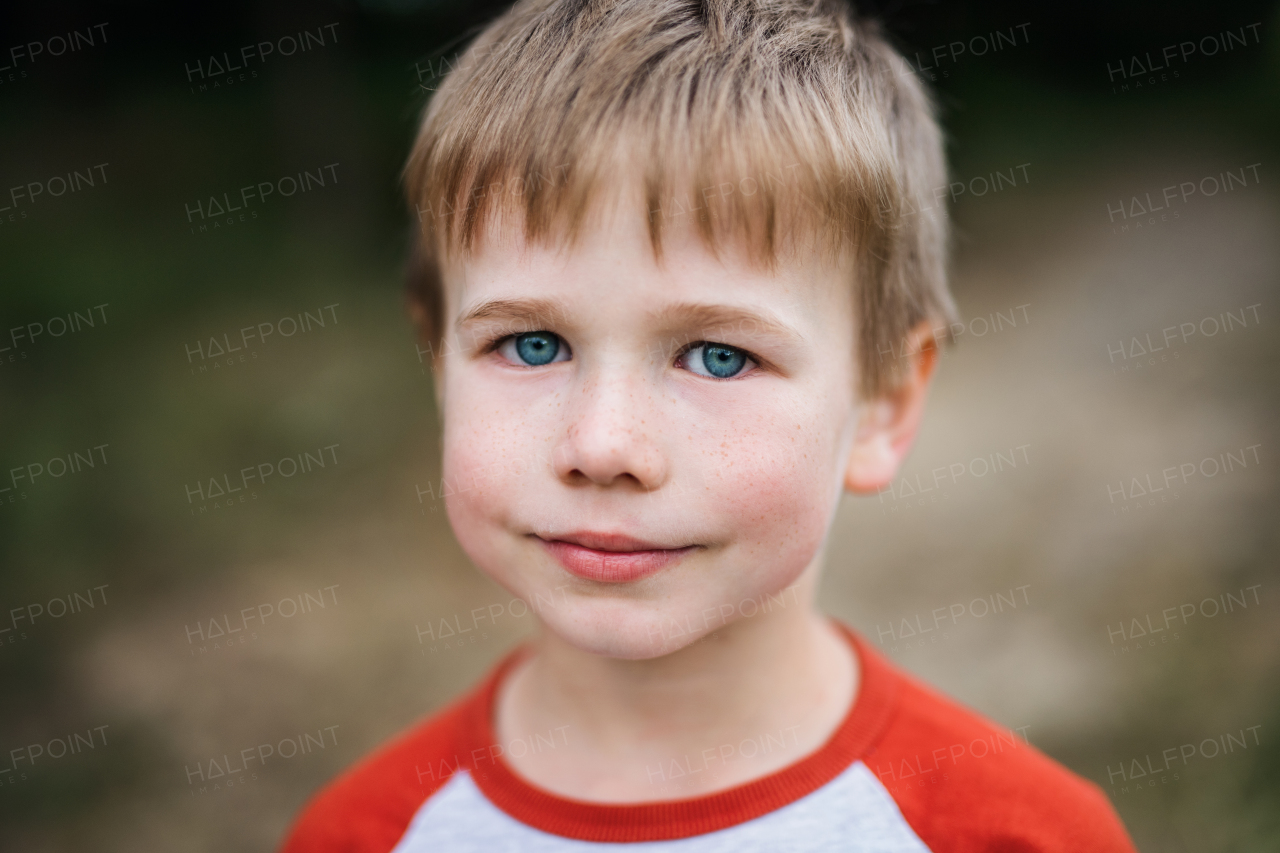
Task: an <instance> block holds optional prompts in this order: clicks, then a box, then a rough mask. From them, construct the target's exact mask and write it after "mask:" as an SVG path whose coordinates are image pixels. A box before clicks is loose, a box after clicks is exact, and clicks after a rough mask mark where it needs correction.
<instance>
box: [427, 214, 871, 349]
mask: <svg viewBox="0 0 1280 853" xmlns="http://www.w3.org/2000/svg"><path fill="white" fill-rule="evenodd" d="M630 202H631V203H628V199H626V197H621V198H620V199H619V200H617V201H614V202H611V203H601V204H598V205H596V206H595V207H594V208H593V209H592V210H591V212H590V215H589V216H588V217H586V219H585V221H584V223H583V226H582V227H581V228H580V229H579V230H578V231H577V233H576V234H573V235H572V236H570V235H569V234H568V233H567V232H561V233H558V234H556V235H554V236H552V237H550V238H548V239H529V238H528V237H527V235H526V231H525V229H524V228H523V227H522V223H521V222H520V221H519V219H518V217H516V216H510V215H508V216H503V217H495V218H494V219H493V220H491V221H490V222H488V223H486V225H485V227H484V228H483V229H482V231H481V233H480V235H479V239H478V240H477V241H476V243H475V245H474V247H473V248H472V249H471V250H470V251H468V252H467V253H465V254H459V255H455V256H454V257H453V258H452V259H451V260H450V261H449V262H448V263H447V264H445V265H444V268H443V272H444V284H445V292H446V313H447V317H446V322H447V323H449V324H451V325H452V324H454V323H456V322H457V321H458V320H460V319H462V318H463V317H465V316H467V315H468V314H469V312H473V311H474V310H475V309H476V308H477V306H481V305H483V304H484V303H489V302H494V301H502V300H507V301H514V300H525V301H528V300H540V301H541V302H542V303H543V306H544V310H545V311H557V312H560V313H561V314H566V315H567V314H572V315H574V316H576V317H587V316H594V317H599V318H601V319H607V320H611V321H615V322H627V321H635V320H638V318H640V317H641V316H650V317H652V316H654V315H656V314H661V313H662V309H663V308H664V307H668V306H672V305H683V306H694V305H702V306H719V307H722V308H727V309H733V308H741V309H756V310H758V311H759V312H761V313H767V314H772V315H775V316H777V317H778V318H780V319H785V320H786V321H787V322H789V323H791V324H792V325H794V326H797V327H803V328H807V329H810V330H816V329H818V328H820V327H823V326H826V325H832V321H834V323H835V324H838V325H840V326H844V327H847V328H850V329H851V328H852V326H853V323H852V310H853V309H852V306H853V298H852V294H853V265H852V263H849V262H846V261H844V260H843V259H830V258H829V257H828V256H827V255H826V254H825V253H823V252H819V251H809V252H805V251H787V252H781V253H778V254H777V255H776V257H775V258H774V259H773V261H772V262H771V263H766V262H763V261H761V260H759V253H753V252H751V251H750V247H748V246H746V245H744V244H743V242H742V241H740V240H739V241H727V242H721V243H720V244H718V245H714V246H713V245H712V244H711V243H710V241H709V240H708V239H707V238H706V237H705V236H704V235H705V232H704V231H703V230H702V229H700V228H699V227H698V222H697V221H696V220H695V219H693V218H692V217H690V221H688V222H670V221H669V222H667V223H665V228H664V236H663V240H662V244H661V249H660V251H659V250H657V249H655V246H654V244H653V242H652V240H651V237H650V230H649V223H648V222H646V218H645V216H644V215H643V214H639V213H637V209H642V208H641V207H639V205H638V204H636V203H635V201H634V199H631V200H630ZM722 313H723V316H724V317H729V316H730V315H731V312H722Z"/></svg>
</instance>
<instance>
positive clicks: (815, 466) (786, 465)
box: [702, 407, 839, 571]
mask: <svg viewBox="0 0 1280 853" xmlns="http://www.w3.org/2000/svg"><path fill="white" fill-rule="evenodd" d="M803 415H806V416H797V415H792V416H791V417H786V418H784V417H777V418H773V419H769V420H765V421H763V422H761V423H759V424H757V425H756V426H755V427H754V428H753V429H750V430H747V429H742V430H739V431H737V432H736V433H735V435H734V436H732V437H731V438H730V437H726V439H725V440H724V442H723V443H722V444H721V446H720V447H717V448H714V449H708V450H707V451H706V452H705V453H704V454H703V460H702V467H703V470H704V472H705V476H704V481H705V483H706V486H707V496H708V498H709V499H710V501H709V502H710V504H711V506H710V507H707V509H709V510H710V511H711V512H714V513H715V514H716V515H719V516H720V518H721V519H723V520H725V521H726V522H728V523H731V524H732V525H733V526H734V527H735V528H736V529H737V534H738V541H739V542H740V543H741V545H742V546H743V547H744V548H748V549H751V550H752V551H756V552H759V554H760V555H765V554H768V553H773V554H776V555H778V556H779V557H780V558H781V559H779V560H778V561H777V562H778V564H779V565H777V568H778V570H779V571H782V570H784V569H783V566H782V565H781V564H786V565H787V566H788V567H789V568H788V569H786V570H787V571H790V570H797V571H798V569H796V567H795V565H794V564H795V563H797V562H798V563H800V564H801V565H800V568H803V566H804V565H807V564H808V562H809V560H810V559H812V557H813V555H814V553H816V551H817V549H818V547H819V546H820V545H821V543H822V538H823V536H824V535H825V533H826V529H827V525H828V522H829V519H830V516H831V513H832V511H833V509H834V500H835V496H836V495H837V494H838V491H837V490H836V486H835V484H836V482H837V476H836V475H837V470H836V469H837V467H838V461H839V460H838V456H839V447H838V439H837V434H838V430H837V429H831V430H823V429H818V428H816V427H815V425H819V424H820V425H824V426H825V425H828V424H829V423H830V415H829V414H828V413H827V412H822V411H815V410H814V408H813V407H809V410H808V411H806V412H803ZM743 556H744V557H746V556H748V555H747V554H743ZM771 562H772V561H770V560H764V561H763V563H762V564H761V569H762V570H764V569H766V568H768V566H767V564H770V563H771Z"/></svg>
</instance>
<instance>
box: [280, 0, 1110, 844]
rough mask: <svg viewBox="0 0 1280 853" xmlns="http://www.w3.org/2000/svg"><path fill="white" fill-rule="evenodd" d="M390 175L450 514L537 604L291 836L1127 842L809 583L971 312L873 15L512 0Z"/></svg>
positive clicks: (501, 573) (918, 125)
mask: <svg viewBox="0 0 1280 853" xmlns="http://www.w3.org/2000/svg"><path fill="white" fill-rule="evenodd" d="M406 177H407V184H408V189H409V195H410V199H411V201H412V202H413V203H414V205H415V206H416V209H417V211H418V213H419V217H420V220H421V221H422V223H423V226H424V227H423V240H422V244H421V257H420V258H419V259H418V273H419V274H418V280H417V282H416V284H415V285H414V288H413V299H412V300H411V310H412V312H413V314H414V317H415V319H416V320H417V322H418V324H419V327H420V329H421V331H422V334H423V336H424V337H425V338H426V339H427V340H429V341H430V342H431V343H432V346H433V352H434V353H435V356H434V366H433V368H434V375H435V383H436V385H435V387H436V393H437V397H438V400H439V405H440V410H441V412H442V418H443V430H444V441H443V444H444V451H443V452H444V465H443V470H444V481H445V482H446V483H447V484H451V485H452V486H453V490H452V493H451V494H450V495H449V497H448V498H447V510H448V514H449V519H450V523H451V524H452V526H453V529H454V532H455V534H456V535H457V537H458V540H459V542H460V543H461V544H462V546H463V548H464V549H465V550H466V552H467V554H468V555H469V556H470V557H471V558H472V560H473V561H474V562H475V563H476V565H477V566H479V567H480V568H481V569H482V570H483V571H485V572H486V573H488V574H489V575H490V576H491V577H493V578H494V579H495V580H496V581H497V582H498V583H500V584H502V585H503V586H504V587H506V588H507V589H508V590H510V591H511V592H512V594H514V595H516V596H518V597H520V598H522V599H524V600H525V601H528V602H534V601H538V602H542V605H541V606H540V607H539V608H538V614H539V629H540V630H539V634H538V636H537V638H536V639H535V640H534V641H533V642H532V643H530V644H529V645H528V646H527V647H525V648H522V649H519V650H517V651H516V652H514V653H512V654H511V655H510V656H509V657H508V658H506V659H505V660H504V661H503V662H501V663H500V664H499V665H498V666H497V667H496V668H495V669H494V670H493V671H492V672H491V674H490V675H489V676H488V677H487V678H486V679H485V680H484V681H483V683H482V684H481V685H480V686H479V687H478V688H476V689H475V690H474V691H473V692H472V693H471V694H469V695H468V696H466V697H464V698H462V699H461V700H459V701H457V702H455V703H454V704H453V705H451V706H450V707H448V708H446V709H445V710H443V711H441V712H440V713H438V714H436V715H434V716H433V717H431V718H429V719H428V720H426V721H425V722H423V723H421V724H419V725H418V726H416V727H415V728H413V729H411V730H410V731H409V732H407V733H406V734H404V735H402V736H401V737H400V738H399V739H397V740H395V741H393V742H392V743H390V744H389V745H387V746H385V747H383V748H382V749H381V750H380V751H378V752H377V753H375V754H374V755H372V756H371V757H369V758H367V759H365V760H364V761H363V762H362V763H361V764H359V765H357V766H356V767H354V768H353V769H351V770H349V771H348V772H347V773H346V774H345V775H343V776H342V777H340V778H339V779H338V780H337V781H335V782H334V783H332V784H331V785H330V786H329V787H328V788H326V789H325V790H324V791H323V792H322V793H320V794H319V795H318V796H317V797H316V798H315V799H314V800H313V802H312V804H311V805H310V806H309V807H308V808H307V810H306V811H305V812H304V814H303V816H302V817H301V819H300V820H299V821H298V823H297V825H296V826H295V827H294V829H293V830H292V833H291V834H290V836H289V837H288V839H287V841H286V843H285V848H284V849H285V850H286V851H289V853H295V851H339V850H341V851H387V850H393V849H394V850H396V851H400V853H408V851H469V850H477V851H490V850H510V851H515V850H520V851H525V850H533V851H548V853H550V852H551V851H578V850H585V849H590V848H597V847H604V846H606V843H607V844H608V845H610V849H614V848H613V846H612V845H625V844H630V845H633V846H634V847H635V849H643V850H650V851H657V850H671V851H741V850H759V851H774V850H785V851H818V850H824V851H825V850H876V851H924V850H935V851H978V850H1008V851H1013V850H1017V851H1050V850H1052V851H1123V850H1132V846H1131V844H1130V842H1129V840H1128V839H1127V837H1126V835H1125V832H1124V830H1123V828H1122V827H1121V825H1120V823H1119V821H1118V820H1117V818H1116V816H1115V814H1114V812H1113V811H1112V810H1111V807H1110V805H1109V803H1108V802H1107V801H1106V799H1105V797H1104V796H1103V795H1102V794H1101V792H1100V791H1099V790H1098V789H1097V788H1096V787H1094V786H1093V785H1091V784H1089V783H1087V782H1085V781H1083V780H1081V779H1079V778H1077V777H1075V776H1073V775H1072V774H1070V773H1069V772H1067V771H1066V770H1064V769H1063V768H1061V767H1059V766H1058V765H1056V764H1054V763H1053V762H1052V761H1050V760H1049V759H1047V758H1045V757H1044V756H1043V755H1041V754H1039V753H1038V752H1036V751H1035V750H1034V749H1033V748H1031V747H1030V746H1029V745H1027V744H1026V743H1024V742H1021V741H1018V740H1017V739H1016V738H1015V737H1014V736H1013V735H1012V734H1011V733H1010V732H1008V731H1007V730H1004V729H1002V728H1000V727H998V726H995V725H994V724H992V723H989V722H987V721H985V720H983V719H982V718H980V717H978V716H977V715H976V714H974V713H972V712H970V711H968V710H965V709H963V708H961V707H959V706H957V705H955V704H953V703H952V702H950V701H949V700H946V699H944V698H942V697H940V696H938V695H937V694H935V693H933V692H932V691H931V690H930V689H928V688H927V687H925V686H923V685H921V684H919V683H918V682H916V681H914V680H913V679H911V678H910V677H908V676H906V675H904V674H902V673H900V672H898V671H897V670H896V669H894V668H893V667H892V666H891V665H890V664H889V663H887V662H886V661H885V660H884V659H882V658H881V657H879V656H878V655H877V654H876V653H875V652H874V651H873V650H871V649H869V648H868V646H867V644H866V643H865V642H864V641H863V640H862V639H860V638H859V637H858V636H857V635H856V634H854V633H853V632H852V631H851V630H849V629H848V628H845V627H844V626H841V625H838V624H836V623H833V622H831V621H829V620H827V619H826V618H824V617H821V616H820V615H819V614H818V612H817V611H816V609H815V606H814V595H815V590H816V587H817V582H818V576H819V570H820V566H821V563H822V552H823V544H824V541H825V539H826V536H827V532H828V530H829V527H830V524H831V521H832V518H833V515H834V512H835V509H836V505H837V502H838V500H839V497H840V494H841V493H842V491H845V490H848V491H853V492H874V491H875V490H877V489H878V488H880V487H882V486H884V485H885V484H887V483H889V482H890V480H891V478H892V477H893V475H894V472H895V471H896V470H897V468H898V465H899V464H900V462H901V461H902V459H903V457H904V456H905V455H906V453H907V451H908V448H909V447H910V445H911V442H912V439H913V438H914V436H915V433H916V430H917V427H918V425H919V423H920V419H921V415H922V411H923V405H924V399H925V393H926V390H927V387H928V384H929V380H930V377H931V375H932V372H933V368H934V364H935V360H936V353H937V341H936V340H935V335H934V332H933V331H931V330H932V329H933V328H934V327H942V328H945V323H946V321H947V320H948V319H949V318H950V317H951V316H952V311H953V307H952V303H951V300H950V297H949V295H948V293H947V289H946V283H945V271H944V260H943V259H944V253H945V242H946V230H945V220H944V219H943V218H942V217H940V216H930V215H928V213H927V209H928V208H930V207H932V206H933V205H934V204H935V203H936V198H935V197H934V189H935V188H936V187H945V186H946V183H947V182H946V175H945V170H944V166H943V157H942V151H941V143H940V138H939V133H938V130H937V127H936V125H935V123H934V120H933V118H932V113H931V109H930V106H929V102H928V99H927V97H926V96H925V94H924V92H923V91H922V89H921V86H920V85H919V83H918V82H917V81H916V79H915V78H914V77H912V76H910V74H909V73H907V72H905V70H904V68H903V66H902V64H901V63H900V62H898V61H897V60H896V57H895V55H894V54H893V52H892V50H891V49H890V48H889V47H888V46H887V44H886V43H885V41H884V40H883V39H882V38H881V37H880V36H879V35H877V32H876V30H875V29H874V28H873V27H870V26H867V25H862V24H855V23H854V21H853V19H852V15H851V13H850V11H849V10H848V9H846V8H845V7H844V6H843V5H841V3H839V2H836V0H827V2H822V0H819V1H818V2H802V0H702V2H689V0H679V2H677V0H529V1H528V2H521V3H518V4H517V5H516V6H515V7H514V8H512V9H511V10H510V11H509V12H508V13H507V14H505V15H504V16H503V17H501V18H500V19H499V20H497V21H496V22H494V23H493V24H492V25H490V26H489V28H488V29H487V30H486V31H485V32H484V33H483V34H482V35H481V37H480V38H479V40H478V41H477V42H476V43H475V44H474V45H473V46H472V47H471V48H470V49H469V50H468V52H467V54H466V55H465V57H464V58H463V60H462V61H461V63H460V65H459V66H458V68H457V70H456V71H454V72H453V74H452V75H451V76H450V77H449V79H448V80H447V81H446V82H445V83H444V85H443V86H442V87H441V88H440V89H439V91H438V92H437V94H436V95H435V97H434V99H433V101H432V103H431V105H430V107H429V109H428V112H427V115H426V118H425V121H424V123H423V126H422V129H421V132H420V134H419V137H418V140H417V142H416V143H415V146H414V150H413V153H412V154H411V156H410V159H409V165H408V168H407V171H406ZM886 352H889V353H894V354H895V355H893V356H891V357H890V358H889V359H887V360H886V359H884V358H883V357H882V354H883V353H886ZM904 354H905V355H904ZM547 602H551V603H550V604H547Z"/></svg>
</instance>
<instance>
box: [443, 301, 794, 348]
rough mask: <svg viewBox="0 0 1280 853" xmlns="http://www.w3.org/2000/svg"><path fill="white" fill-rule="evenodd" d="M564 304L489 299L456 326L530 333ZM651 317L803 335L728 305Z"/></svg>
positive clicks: (709, 327) (664, 322) (674, 309)
mask: <svg viewBox="0 0 1280 853" xmlns="http://www.w3.org/2000/svg"><path fill="white" fill-rule="evenodd" d="M565 314H566V312H565V309H564V305H563V304H562V303H560V302H557V301H555V300H551V299H486V300H484V301H483V302H479V303H477V304H476V305H474V306H472V307H471V308H470V309H468V310H467V311H466V312H465V313H464V314H463V315H462V316H461V317H459V318H458V320H457V323H456V324H455V326H456V328H458V329H464V328H466V327H467V326H469V325H471V324H473V323H478V322H480V321H495V322H500V323H501V322H506V323H514V322H517V321H523V322H524V323H525V324H526V325H528V327H529V328H530V330H533V329H536V328H537V327H538V326H539V325H540V324H543V323H546V322H547V321H548V319H549V318H551V317H564V316H565ZM648 316H649V318H650V319H651V320H653V321H654V322H656V323H658V324H659V325H660V326H662V327H664V328H668V329H671V328H680V329H698V330H699V331H701V332H709V331H715V330H717V329H724V328H734V329H736V330H737V331H739V332H747V333H750V334H756V335H770V336H773V337H777V338H781V339H782V340H784V341H786V342H787V343H798V342H799V341H801V340H803V336H802V335H801V334H800V333H799V332H797V331H796V330H795V329H793V328H792V327H791V326H788V325H787V324H786V323H784V322H782V321H781V320H779V319H777V318H776V317H774V316H773V315H772V314H771V313H769V312H764V311H753V310H751V309H747V308H736V307H732V306H728V305H704V304H700V303H678V304H676V305H668V306H667V307H665V308H662V309H660V310H658V311H650V312H649V314H648Z"/></svg>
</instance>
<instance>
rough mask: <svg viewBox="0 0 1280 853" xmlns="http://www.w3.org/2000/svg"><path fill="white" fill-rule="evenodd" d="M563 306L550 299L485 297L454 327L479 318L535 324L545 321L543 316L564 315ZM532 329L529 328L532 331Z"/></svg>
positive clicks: (462, 326)
mask: <svg viewBox="0 0 1280 853" xmlns="http://www.w3.org/2000/svg"><path fill="white" fill-rule="evenodd" d="M564 313H565V312H564V307H563V306H562V305H561V304H560V303H559V302H555V301H553V300H550V299H486V300H484V301H483V302H480V303H478V304H476V305H474V306H472V307H471V308H470V309H469V310H468V311H466V313H464V314H463V315H462V316H461V317H459V318H458V321H457V322H456V323H455V324H454V325H455V327H456V328H458V329H463V328H465V327H466V326H468V325H470V324H472V323H476V322H479V321H481V320H494V321H498V322H504V321H505V322H513V321H517V320H525V321H532V323H533V324H534V325H535V327H536V324H538V323H541V322H545V319H544V318H550V317H555V316H564ZM533 330H534V329H532V328H531V329H530V331H533Z"/></svg>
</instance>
